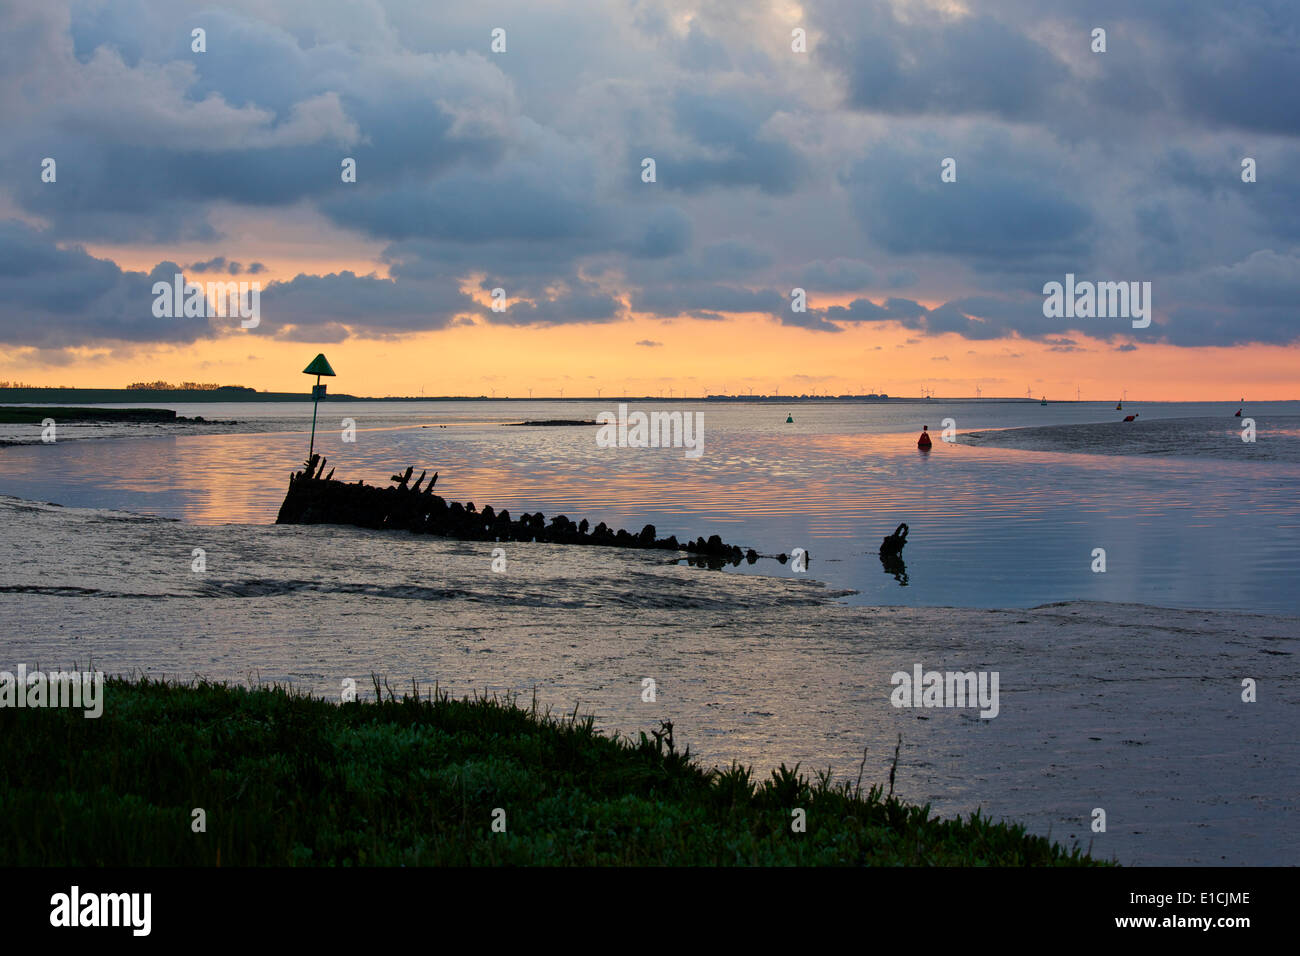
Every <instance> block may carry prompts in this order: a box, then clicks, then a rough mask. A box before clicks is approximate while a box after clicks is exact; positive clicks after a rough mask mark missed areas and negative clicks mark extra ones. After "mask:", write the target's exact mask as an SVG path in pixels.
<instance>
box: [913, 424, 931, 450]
mask: <svg viewBox="0 0 1300 956" xmlns="http://www.w3.org/2000/svg"><path fill="white" fill-rule="evenodd" d="M916 447H917V448H929V447H930V426H929V425H922V426H921V437H920V438H918V439H917V440H916Z"/></svg>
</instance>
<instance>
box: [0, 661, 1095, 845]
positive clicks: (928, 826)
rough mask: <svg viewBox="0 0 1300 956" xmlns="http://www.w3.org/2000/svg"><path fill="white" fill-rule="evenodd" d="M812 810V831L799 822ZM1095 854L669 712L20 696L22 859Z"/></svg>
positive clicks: (152, 694)
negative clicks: (48, 700)
mask: <svg viewBox="0 0 1300 956" xmlns="http://www.w3.org/2000/svg"><path fill="white" fill-rule="evenodd" d="M194 808H203V809H204V810H205V811H206V819H207V831H206V832H205V833H196V832H193V830H192V819H193V818H192V810H193V809H194ZM497 808H500V809H502V810H504V811H505V828H506V829H505V832H504V833H500V832H493V828H492V821H493V812H494V810H496V809H497ZM795 808H801V809H803V810H804V811H805V812H806V819H807V830H806V832H803V833H796V832H792V830H791V821H792V815H791V811H792V810H793V809H795ZM1092 862H1093V861H1091V860H1089V859H1088V858H1087V857H1086V856H1084V855H1082V854H1081V853H1080V852H1079V851H1078V850H1075V851H1072V852H1066V851H1065V850H1063V849H1061V848H1060V847H1059V846H1056V845H1053V844H1050V843H1048V842H1047V841H1046V840H1044V839H1042V838H1040V837H1034V836H1029V835H1026V834H1025V832H1024V831H1023V829H1022V828H1020V827H1019V826H1007V825H1004V824H998V823H991V822H989V821H987V820H985V819H982V818H979V817H978V816H977V817H974V818H972V819H969V820H964V821H946V822H945V821H939V820H936V819H934V818H933V817H931V816H930V815H929V813H928V811H927V809H925V808H918V807H912V806H908V805H905V804H903V803H900V802H899V801H897V800H895V799H893V798H891V797H889V796H888V795H886V794H883V793H882V792H881V789H880V788H879V787H872V788H870V789H859V788H857V787H855V786H853V785H849V784H841V785H838V786H831V785H830V784H829V783H828V782H826V781H825V780H813V781H809V780H808V779H805V778H803V777H801V776H799V775H797V774H795V773H793V772H790V771H787V770H785V769H784V768H782V770H780V771H776V772H774V773H773V775H772V777H771V778H769V779H767V780H764V781H762V782H758V783H756V782H755V781H754V780H753V779H752V778H751V775H750V774H749V773H748V772H747V771H745V770H744V769H740V768H733V769H732V770H729V771H706V770H703V769H701V768H700V767H699V766H697V765H696V763H695V762H694V761H693V759H691V758H690V757H689V756H687V755H685V754H682V753H681V752H679V751H678V750H677V749H676V748H675V747H674V746H673V744H672V741H671V735H670V734H665V733H663V731H662V730H661V729H659V730H657V731H656V732H655V733H654V734H652V735H651V736H650V737H647V736H646V735H645V734H642V735H641V736H640V739H639V740H635V741H632V740H627V739H622V738H611V737H608V736H604V735H602V734H600V733H597V732H596V731H595V730H594V729H593V726H592V722H591V720H590V719H586V718H574V717H569V718H562V719H560V718H553V717H550V716H547V715H542V714H538V713H537V712H536V710H535V708H534V709H524V708H521V707H518V706H516V704H515V703H513V702H511V701H505V702H502V701H497V700H482V699H477V700H452V699H449V698H448V697H446V696H445V695H439V694H433V695H425V696H422V697H419V698H417V697H416V696H414V695H413V694H412V695H406V696H403V697H401V698H398V697H396V696H395V695H392V694H391V693H388V694H387V696H386V698H385V699H383V700H381V701H378V702H376V701H369V702H357V703H348V704H342V705H340V704H334V703H330V702H327V701H324V700H320V699H314V698H310V697H306V696H302V695H299V694H296V693H292V692H288V691H286V690H284V689H282V688H260V689H257V690H251V691H250V690H245V689H242V688H236V687H229V686H225V685H220V684H210V683H198V684H192V685H178V684H170V683H161V682H157V681H151V680H147V679H146V680H139V681H129V682H128V681H123V680H109V681H108V682H107V683H106V685H105V704H104V712H103V716H102V717H100V718H98V719H86V718H85V717H84V716H83V715H82V712H81V711H79V710H71V709H44V710H32V709H23V710H18V709H12V708H3V709H0V864H3V865H7V866H8V865H61V864H82V865H160V864H181V865H205V866H206V865H222V866H230V865H267V864H269V865H316V864H325V865H396V864H407V865H419V864H451V865H463V864H528V865H539V864H540V865H547V864H555V865H569V864H578V865H583V864H665V865H695V864H698V865H731V864H738V865H785V864H805V865H807V864H851V865H900V864H902V865H923V864H934V865H1023V864H1032V865H1060V864H1076V865H1077V864H1089V863H1092Z"/></svg>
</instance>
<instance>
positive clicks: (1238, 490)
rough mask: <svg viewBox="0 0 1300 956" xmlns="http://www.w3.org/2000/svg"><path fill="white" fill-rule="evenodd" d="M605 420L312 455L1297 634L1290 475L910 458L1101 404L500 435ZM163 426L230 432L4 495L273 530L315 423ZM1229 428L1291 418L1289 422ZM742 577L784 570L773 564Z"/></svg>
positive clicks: (764, 417) (611, 514)
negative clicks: (949, 430) (699, 451)
mask: <svg viewBox="0 0 1300 956" xmlns="http://www.w3.org/2000/svg"><path fill="white" fill-rule="evenodd" d="M615 406H616V403H615V402H602V403H597V402H536V403H518V402H511V403H504V402H461V403H454V402H438V403H435V402H429V403H419V404H415V403H333V402H331V403H327V404H325V405H322V407H321V414H320V420H319V423H318V430H317V437H316V447H317V449H318V450H319V451H321V452H322V453H323V454H325V455H326V456H327V457H328V458H329V459H330V464H331V465H336V466H337V467H338V471H337V473H336V477H338V478H341V479H343V480H345V481H355V480H356V479H358V478H364V479H366V480H367V481H371V482H386V480H387V479H388V477H389V475H391V474H392V473H393V472H395V471H401V470H404V469H405V467H406V465H408V464H411V465H414V466H415V468H416V473H417V474H418V473H419V471H420V470H421V469H422V468H425V467H428V468H429V469H430V471H434V470H436V471H438V472H439V473H440V477H439V480H438V485H437V488H438V492H439V493H440V494H442V495H443V496H444V497H447V498H451V499H455V500H460V501H465V500H472V501H474V502H475V504H476V505H478V506H479V507H482V506H483V505H487V504H491V505H493V506H494V507H496V508H498V509H499V508H502V507H505V508H509V509H510V511H511V512H512V513H513V514H518V513H521V512H524V511H537V510H541V511H543V512H544V513H545V514H546V515H547V516H548V518H549V517H553V516H555V515H557V514H567V515H568V516H570V517H572V518H575V519H576V518H579V517H588V518H590V519H591V520H592V522H593V523H595V522H596V521H601V520H603V521H606V522H608V523H610V524H612V525H615V526H620V527H626V528H628V529H629V530H633V531H636V530H639V529H640V528H641V526H642V525H644V524H646V523H652V524H654V525H655V527H656V528H657V530H658V533H659V534H660V535H666V534H670V533H671V534H676V535H677V536H678V537H679V538H684V537H687V536H689V537H695V536H697V535H700V534H703V535H706V536H707V535H709V534H712V533H718V534H721V535H722V537H723V538H724V540H727V541H729V542H734V543H737V544H740V545H742V546H745V547H754V548H756V549H757V550H759V551H761V552H765V553H777V552H787V553H788V552H790V551H791V550H792V549H793V548H796V547H802V548H805V549H806V550H807V551H809V552H810V553H811V555H812V561H811V563H810V565H809V570H808V573H809V574H810V575H811V576H813V577H816V578H818V579H820V580H823V581H825V582H827V584H828V585H830V586H832V587H834V588H836V589H852V590H855V591H857V592H858V593H857V594H854V595H851V596H848V597H846V598H845V600H847V601H851V602H854V603H865V604H909V605H961V606H978V607H1008V606H1031V605H1036V604H1042V603H1047V602H1051V601H1060V600H1068V599H1073V598H1091V599H1099V600H1108V601H1131V602H1140V603H1148V604H1157V605H1165V606H1175V607H1218V608H1236V609H1257V610H1267V611H1281V612H1286V613H1295V614H1300V588H1297V587H1296V586H1295V582H1296V580H1297V578H1298V577H1300V553H1298V549H1297V547H1296V542H1297V535H1296V532H1297V529H1298V528H1300V496H1298V495H1297V493H1296V492H1297V488H1298V487H1300V466H1297V465H1295V464H1291V463H1286V462H1276V461H1259V460H1248V459H1246V458H1245V457H1244V456H1243V460H1241V461H1232V460H1215V459H1208V458H1160V457H1132V456H1130V457H1114V456H1106V455H1091V454H1067V453H1054V452H1037V451H1035V452H1030V451H1016V450H1009V449H1004V448H996V447H991V446H973V445H963V444H961V443H960V442H958V443H956V444H948V443H945V442H941V441H937V440H936V442H935V447H934V450H933V451H932V452H931V453H929V454H928V455H923V454H921V453H919V452H918V451H917V449H916V446H915V434H916V432H917V431H919V429H920V426H921V425H922V424H928V425H929V426H930V427H931V429H932V430H936V431H937V430H938V429H939V428H940V427H941V421H942V419H944V418H953V419H954V420H955V421H956V424H957V428H958V429H959V431H962V432H965V431H974V430H979V429H987V428H1007V427H1016V426H1022V425H1054V424H1065V423H1072V422H1098V421H1111V420H1113V419H1114V406H1113V404H1111V403H1096V404H1081V405H1080V404H1069V405H1048V406H1045V407H1044V406H1039V405H1036V404H1028V403H1025V404H988V403H985V404H975V403H969V404H961V403H949V402H942V401H930V402H925V403H913V404H889V405H870V404H847V403H846V404H825V405H820V404H819V405H800V404H796V405H792V406H789V407H786V406H782V405H776V404H767V403H737V404H722V403H696V404H690V403H655V402H653V401H649V402H634V403H632V405H631V407H632V409H634V410H635V409H641V410H645V411H652V410H669V411H683V412H697V411H698V412H702V413H703V415H704V439H705V445H704V454H703V455H702V456H701V457H700V458H698V459H693V460H692V459H687V458H686V457H685V456H684V454H683V452H682V450H681V449H602V448H598V447H596V444H595V428H594V427H575V428H514V427H505V426H503V425H502V424H501V423H503V422H510V421H520V420H523V419H546V418H582V419H591V418H595V417H596V415H597V414H598V413H599V412H601V411H604V410H613V409H614V408H615ZM170 407H174V408H176V409H177V410H179V411H180V412H181V413H182V414H186V415H194V414H200V415H203V416H204V417H205V418H208V419H214V418H219V419H234V420H237V421H239V422H240V423H241V425H240V428H239V429H238V430H237V432H236V433H230V434H205V435H183V436H170V437H138V438H137V437H128V438H113V439H103V440H93V439H92V440H79V441H64V442H59V443H57V444H55V445H39V444H38V445H27V446H12V447H7V448H0V493H4V494H11V495H16V496H19V497H24V498H34V499H39V500H44V501H55V502H58V503H61V504H66V505H76V506H83V507H109V508H118V509H124V510H129V511H136V512H142V513H151V514H158V515H164V516H169V517H175V518H179V519H182V520H184V521H189V522H195V523H201V524H220V523H228V522H235V523H253V524H264V523H270V522H272V521H274V519H275V514H276V511H277V509H278V507H279V504H280V501H281V499H282V497H283V495H284V490H285V487H286V485H287V483H288V477H289V473H290V471H291V470H293V469H294V468H295V467H297V466H298V465H299V464H300V463H301V461H302V459H303V458H304V457H305V453H306V448H307V430H308V429H309V427H310V421H311V406H310V405H309V404H303V405H284V404H257V403H251V404H240V405H202V406H195V405H186V406H182V405H176V406H170ZM1130 407H1131V406H1130ZM1235 408H1236V406H1235V404H1234V405H1233V406H1232V407H1228V406H1224V405H1191V404H1168V405H1147V404H1143V405H1142V406H1141V410H1142V418H1143V420H1144V421H1145V420H1147V419H1151V418H1161V417H1166V418H1175V417H1193V416H1209V415H1213V416H1223V417H1224V419H1225V421H1227V420H1228V418H1229V417H1230V416H1231V414H1232V412H1233V411H1234V410H1235ZM1126 410H1127V409H1126ZM787 412H789V413H792V414H793V417H794V419H795V420H794V422H793V423H786V421H785V418H786V414H787ZM1249 413H1250V414H1257V415H1261V416H1263V415H1264V414H1266V413H1274V414H1278V415H1288V416H1294V415H1296V414H1297V408H1296V405H1295V404H1294V403H1278V404H1277V405H1274V406H1269V407H1268V408H1265V407H1264V406H1253V407H1252V408H1251V409H1250V412H1249ZM345 418H352V419H355V421H356V427H357V432H356V441H355V443H344V442H343V441H342V440H341V435H342V420H343V419H345ZM442 425H446V426H447V427H445V428H444V427H439V426H442ZM1261 440H1263V438H1261ZM899 522H907V523H908V525H909V526H910V527H911V535H910V538H909V543H908V546H907V548H906V550H905V552H904V557H905V558H906V573H905V574H902V575H900V574H898V573H888V572H886V571H885V569H884V568H883V567H882V566H881V563H880V561H879V559H878V558H877V556H876V550H877V548H878V547H879V544H880V539H881V538H882V537H883V536H884V535H885V534H887V533H889V532H890V531H892V530H893V528H894V526H895V525H897V524H898V523H899ZM1096 548H1103V549H1105V552H1106V572H1105V573H1094V572H1093V571H1092V570H1091V566H1092V564H1093V562H1094V558H1093V551H1094V549H1096ZM739 571H740V573H767V574H791V573H793V572H792V571H791V570H790V568H789V566H786V567H782V566H781V565H779V564H777V563H775V562H772V561H761V562H759V563H758V564H757V565H755V566H754V567H752V568H750V567H742V568H741V569H739ZM700 573H719V572H709V571H701V572H700Z"/></svg>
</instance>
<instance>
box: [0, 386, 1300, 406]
mask: <svg viewBox="0 0 1300 956" xmlns="http://www.w3.org/2000/svg"><path fill="white" fill-rule="evenodd" d="M602 391H603V390H602ZM37 392H50V393H58V394H59V397H60V400H61V401H66V400H70V399H71V400H76V399H75V396H74V394H72V393H77V392H82V393H104V394H110V395H112V396H114V398H116V397H117V396H119V395H120V396H121V397H122V398H124V399H125V400H131V401H143V402H148V401H169V402H178V403H189V404H216V403H220V402H240V401H246V402H310V401H311V400H312V395H311V393H310V392H273V391H258V390H255V389H250V388H248V387H247V386H221V387H220V388H215V389H131V388H93V387H92V388H83V387H79V386H69V385H34V386H24V387H21V388H13V387H0V401H4V400H8V401H11V402H15V403H17V404H29V405H41V404H48V403H46V402H41V401H34V400H28V401H24V400H23V399H22V398H20V397H19V396H18V395H17V394H15V393H37ZM229 392H238V393H240V395H239V397H234V396H231V395H229ZM223 393H224V394H223ZM159 396H161V397H159ZM41 397H44V396H41ZM82 401H90V402H92V404H93V403H94V400H93V399H90V398H85V399H82ZM100 401H101V402H103V401H104V400H103V399H101V400H100ZM322 401H334V402H340V401H342V402H347V401H357V402H607V401H660V402H706V401H711V402H768V403H771V402H862V403H870V402H878V403H921V404H932V403H934V402H972V403H997V404H1025V405H1041V404H1043V403H1044V402H1046V404H1049V405H1090V404H1097V403H1101V402H1104V403H1106V404H1109V403H1110V399H1109V398H1104V399H1083V398H1061V399H1047V398H1045V397H1043V396H1039V397H1037V398H1030V397H1027V396H1024V395H1020V396H1013V395H1003V396H997V395H990V396H984V395H979V396H973V395H942V396H940V395H891V394H889V393H887V392H880V393H876V392H868V393H866V394H850V393H842V394H839V395H816V394H809V393H799V394H745V393H711V394H709V395H695V396H688V395H687V396H683V395H671V396H668V395H653V394H632V393H628V394H622V395H599V394H597V395H571V396H563V395H536V396H533V395H529V396H518V395H514V396H511V395H500V396H497V395H483V394H479V395H353V394H350V393H346V392H339V393H335V394H326V395H325V396H324V397H323V398H322ZM1245 401H1246V399H1214V398H1205V399H1142V398H1127V397H1125V398H1116V403H1117V404H1118V403H1120V402H1127V403H1129V404H1134V403H1144V404H1148V405H1150V404H1184V405H1185V404H1207V405H1212V404H1224V405H1231V404H1241V403H1243V402H1245ZM1249 401H1250V402H1252V403H1255V404H1259V403H1261V402H1294V401H1300V399H1294V398H1281V399H1273V398H1259V399H1250V400H1249ZM113 403H114V404H116V402H113Z"/></svg>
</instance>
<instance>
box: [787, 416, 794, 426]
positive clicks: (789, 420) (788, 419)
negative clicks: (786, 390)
mask: <svg viewBox="0 0 1300 956" xmlns="http://www.w3.org/2000/svg"><path fill="white" fill-rule="evenodd" d="M785 423H786V424H787V425H793V424H794V416H793V415H787V416H785Z"/></svg>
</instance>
